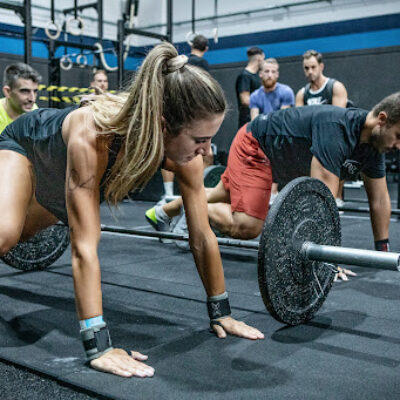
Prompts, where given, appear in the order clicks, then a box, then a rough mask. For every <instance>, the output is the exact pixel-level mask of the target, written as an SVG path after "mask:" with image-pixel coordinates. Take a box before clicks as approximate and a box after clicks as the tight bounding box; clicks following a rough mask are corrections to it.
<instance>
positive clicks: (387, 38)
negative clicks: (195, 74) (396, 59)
mask: <svg viewBox="0 0 400 400" xmlns="http://www.w3.org/2000/svg"><path fill="white" fill-rule="evenodd" d="M256 45H257V46H258V47H260V48H261V49H263V50H264V52H265V54H266V56H267V57H276V58H278V57H289V56H296V55H301V54H303V53H304V52H305V51H307V50H309V49H316V50H318V51H320V52H321V53H331V52H336V51H346V50H359V49H368V48H377V47H387V46H400V29H390V30H386V31H377V32H368V33H358V34H350V35H338V36H328V37H319V38H314V39H306V40H293V41H291V42H281V43H269V44H266V45H265V44H262V43H258V44H256ZM247 48H248V47H247V46H246V47H236V48H231V49H222V50H213V51H212V50H210V51H208V52H207V53H205V55H204V58H206V59H207V61H208V62H209V63H210V64H222V63H231V62H239V61H247V55H246V50H247Z"/></svg>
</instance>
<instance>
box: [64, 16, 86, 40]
mask: <svg viewBox="0 0 400 400" xmlns="http://www.w3.org/2000/svg"><path fill="white" fill-rule="evenodd" d="M73 21H78V22H79V26H80V28H78V29H79V30H77V31H74V29H73V28H72V27H71V23H72V22H73ZM84 27H85V24H84V22H83V19H82V18H81V17H76V18H75V17H70V18H68V19H67V21H66V22H65V30H66V31H67V32H68V33H70V34H71V35H74V36H81V35H83V28H84Z"/></svg>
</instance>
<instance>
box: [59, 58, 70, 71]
mask: <svg viewBox="0 0 400 400" xmlns="http://www.w3.org/2000/svg"><path fill="white" fill-rule="evenodd" d="M64 63H67V64H64ZM60 67H61V68H62V69H63V70H64V71H69V70H70V69H71V68H72V60H71V57H70V56H69V55H68V54H64V55H63V56H62V57H61V58H60Z"/></svg>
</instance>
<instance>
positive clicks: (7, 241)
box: [0, 233, 19, 257]
mask: <svg viewBox="0 0 400 400" xmlns="http://www.w3.org/2000/svg"><path fill="white" fill-rule="evenodd" d="M18 239H19V238H18V235H16V234H12V233H8V234H3V233H0V257H3V256H4V255H5V254H6V253H8V252H9V251H10V250H11V249H12V248H13V247H14V246H15V245H16V244H17V243H18Z"/></svg>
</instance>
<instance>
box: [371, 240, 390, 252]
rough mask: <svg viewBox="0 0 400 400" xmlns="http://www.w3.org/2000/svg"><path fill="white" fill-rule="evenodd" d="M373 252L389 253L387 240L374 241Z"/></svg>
mask: <svg viewBox="0 0 400 400" xmlns="http://www.w3.org/2000/svg"><path fill="white" fill-rule="evenodd" d="M375 250H377V251H390V245H389V239H383V240H376V241H375Z"/></svg>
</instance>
